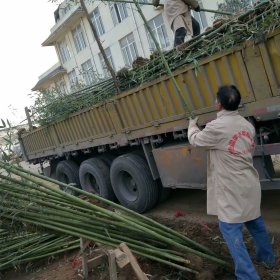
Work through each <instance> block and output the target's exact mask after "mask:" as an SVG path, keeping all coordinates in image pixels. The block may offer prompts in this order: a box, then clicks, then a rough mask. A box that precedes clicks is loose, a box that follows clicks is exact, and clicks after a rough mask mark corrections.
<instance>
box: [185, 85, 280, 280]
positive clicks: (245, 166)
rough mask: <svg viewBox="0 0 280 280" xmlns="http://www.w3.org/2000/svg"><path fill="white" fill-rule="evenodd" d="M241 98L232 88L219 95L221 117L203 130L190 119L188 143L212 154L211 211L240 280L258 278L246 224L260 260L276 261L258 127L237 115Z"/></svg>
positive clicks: (270, 263)
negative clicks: (256, 161) (265, 214)
mask: <svg viewBox="0 0 280 280" xmlns="http://www.w3.org/2000/svg"><path fill="white" fill-rule="evenodd" d="M240 100H241V96H240V92H239V91H238V89H237V88H236V87H235V86H233V85H231V86H223V87H220V88H219V90H218V93H217V109H218V114H217V119H215V120H213V121H212V122H210V123H208V124H207V125H206V127H205V128H204V129H203V130H200V129H199V128H198V126H197V124H196V123H197V118H196V119H193V120H190V121H189V129H188V138H189V142H190V143H191V144H192V145H194V146H198V147H206V148H207V150H208V163H207V165H208V166H207V213H208V214H210V215H217V216H218V219H219V227H220V231H221V233H222V235H223V237H224V239H225V241H226V243H227V246H228V249H229V251H230V254H231V256H232V258H233V261H234V266H235V275H236V277H237V279H238V280H259V279H260V277H259V275H258V273H257V271H256V269H255V267H254V265H253V263H252V260H251V258H250V256H249V254H248V251H247V248H246V246H245V244H244V241H243V233H242V229H243V225H244V224H245V226H246V227H247V229H248V231H249V232H250V234H251V235H252V237H253V239H254V241H255V245H256V261H258V262H261V263H264V264H266V265H268V266H270V267H273V266H275V264H276V260H275V256H274V253H273V250H272V246H271V244H270V241H269V236H268V233H267V231H266V228H265V224H264V221H263V219H262V217H261V212H260V202H261V187H260V182H259V176H258V173H257V171H256V169H255V168H254V166H253V152H254V147H255V142H254V138H255V129H254V127H253V125H252V124H251V123H249V122H248V121H247V120H246V119H245V118H243V117H242V116H241V115H240V114H239V113H238V106H239V104H240Z"/></svg>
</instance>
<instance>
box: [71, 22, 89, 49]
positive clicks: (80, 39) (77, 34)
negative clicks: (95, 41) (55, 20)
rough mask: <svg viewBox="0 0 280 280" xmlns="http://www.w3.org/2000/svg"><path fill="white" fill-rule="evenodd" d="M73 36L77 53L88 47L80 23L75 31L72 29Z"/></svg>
mask: <svg viewBox="0 0 280 280" xmlns="http://www.w3.org/2000/svg"><path fill="white" fill-rule="evenodd" d="M72 36H73V39H74V43H75V47H76V50H77V53H78V52H80V51H81V50H83V49H85V48H86V46H87V45H86V41H85V38H84V33H83V30H82V28H81V26H80V25H78V26H77V27H76V28H75V29H74V30H73V31H72Z"/></svg>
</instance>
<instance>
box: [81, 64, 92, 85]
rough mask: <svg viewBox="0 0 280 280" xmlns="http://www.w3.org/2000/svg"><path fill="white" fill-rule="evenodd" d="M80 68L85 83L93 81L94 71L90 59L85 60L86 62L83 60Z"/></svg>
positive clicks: (88, 83)
mask: <svg viewBox="0 0 280 280" xmlns="http://www.w3.org/2000/svg"><path fill="white" fill-rule="evenodd" d="M81 66H82V70H83V73H82V74H83V77H84V80H85V83H86V85H87V86H88V85H91V84H93V83H94V82H95V73H94V70H93V66H92V63H91V60H90V59H89V60H87V61H86V62H84V63H83V64H82V65H81Z"/></svg>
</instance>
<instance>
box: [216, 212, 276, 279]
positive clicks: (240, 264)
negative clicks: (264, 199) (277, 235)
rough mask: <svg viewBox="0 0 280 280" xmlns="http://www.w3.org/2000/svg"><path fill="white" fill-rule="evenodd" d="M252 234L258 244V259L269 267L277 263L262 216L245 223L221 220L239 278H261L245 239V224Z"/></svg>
mask: <svg viewBox="0 0 280 280" xmlns="http://www.w3.org/2000/svg"><path fill="white" fill-rule="evenodd" d="M244 224H245V226H246V227H247V229H248V231H249V233H250V234H251V235H252V237H253V239H254V241H255V246H256V261H257V262H260V263H263V264H265V265H267V266H269V267H273V266H275V264H276V259H275V256H274V253H273V250H272V246H271V243H270V240H269V236H268V233H267V231H266V228H265V224H264V221H263V219H262V217H259V218H257V219H255V220H252V221H248V222H245V223H234V224H232V223H225V222H221V221H219V227H220V231H221V233H222V235H223V237H224V239H225V241H226V243H227V247H228V249H229V252H230V254H231V256H232V258H233V261H234V269H235V276H236V277H237V279H238V280H260V277H259V275H258V273H257V271H256V269H255V267H254V265H253V262H252V260H251V258H250V256H249V254H248V251H247V248H246V246H245V244H244V241H243V232H242V230H243V225H244Z"/></svg>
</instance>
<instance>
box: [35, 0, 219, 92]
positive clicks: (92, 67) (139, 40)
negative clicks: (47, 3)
mask: <svg viewBox="0 0 280 280" xmlns="http://www.w3.org/2000/svg"><path fill="white" fill-rule="evenodd" d="M143 1H147V0H143ZM89 2H90V1H89ZM200 2H201V7H204V8H208V9H216V8H217V1H214V0H213V1H212V0H211V1H209V0H203V1H200ZM87 9H88V11H89V13H90V16H91V20H92V22H93V24H94V26H95V28H96V30H97V32H98V35H99V38H100V40H101V42H102V45H103V47H104V49H105V53H106V55H107V57H108V59H109V61H110V62H111V65H112V66H113V68H114V69H115V71H118V70H120V69H121V68H123V67H124V66H127V67H130V66H131V65H132V62H133V61H134V60H135V58H136V57H138V56H140V57H149V56H150V54H151V53H152V52H153V51H154V50H155V46H154V44H153V42H152V40H151V39H150V35H149V34H148V32H147V30H146V28H145V26H144V23H143V21H142V19H141V17H140V15H139V14H138V12H137V10H136V7H135V6H134V4H124V3H114V2H107V3H106V2H101V1H92V3H91V4H89V5H88V6H87ZM142 10H143V13H144V15H145V17H146V19H147V20H148V22H149V25H150V27H151V28H152V30H153V32H154V34H155V36H156V38H157V39H158V42H159V44H160V46H161V48H162V49H163V50H166V49H170V48H172V46H173V40H174V39H173V38H174V35H173V33H172V31H171V30H170V28H169V26H168V24H167V22H166V19H165V18H164V15H163V8H154V7H153V6H151V5H143V6H142ZM54 16H55V25H54V26H53V27H52V28H51V34H50V35H49V37H48V38H47V39H46V40H45V41H44V42H43V43H42V45H43V46H54V47H55V49H56V52H57V56H58V60H59V62H58V63H57V64H55V65H54V66H53V67H52V68H51V69H49V70H48V71H46V72H45V73H44V74H42V75H41V76H40V77H39V81H38V83H37V84H36V85H35V87H34V88H33V89H32V90H39V89H51V88H56V89H57V90H59V92H61V93H69V92H70V91H71V89H73V88H75V86H76V85H77V84H79V85H80V84H82V85H90V84H92V83H94V82H96V81H97V80H98V79H99V78H102V77H107V76H108V75H109V73H108V71H107V69H106V66H105V63H104V59H103V58H102V56H101V53H100V50H99V48H98V46H97V43H96V41H95V39H94V36H93V34H92V30H91V28H90V25H89V23H88V21H87V19H86V17H85V14H84V12H83V11H82V9H81V8H80V6H78V5H73V4H69V3H68V4H67V0H66V1H64V2H63V3H62V4H61V5H59V6H58V8H57V10H56V11H55V12H54ZM194 17H195V18H196V19H197V20H198V21H199V22H200V24H201V29H202V30H203V29H205V28H206V27H207V26H208V25H210V24H211V22H212V20H213V14H211V13H204V12H201V13H196V12H194Z"/></svg>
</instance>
